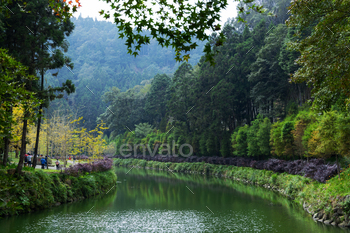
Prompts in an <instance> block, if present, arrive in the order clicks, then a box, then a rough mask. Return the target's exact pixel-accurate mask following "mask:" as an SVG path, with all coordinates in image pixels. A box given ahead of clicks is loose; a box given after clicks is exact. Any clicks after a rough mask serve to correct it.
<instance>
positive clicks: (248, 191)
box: [0, 168, 350, 233]
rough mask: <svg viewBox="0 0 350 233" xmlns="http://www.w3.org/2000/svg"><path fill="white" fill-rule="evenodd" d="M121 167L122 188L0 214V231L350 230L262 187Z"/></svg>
mask: <svg viewBox="0 0 350 233" xmlns="http://www.w3.org/2000/svg"><path fill="white" fill-rule="evenodd" d="M116 173H117V175H118V180H119V181H118V184H117V189H113V190H112V191H110V192H109V193H108V194H105V195H101V196H99V197H96V198H90V199H87V200H83V201H80V202H76V203H70V204H64V205H61V206H58V207H53V208H50V209H47V210H41V211H36V212H33V213H30V214H23V215H20V216H13V217H8V218H3V219H0V232H1V233H8V232H50V233H51V232H72V233H73V232H186V233H189V232H286V233H288V232H291V233H302V232H307V233H310V232H350V231H349V230H343V229H340V228H336V227H331V226H325V225H323V224H320V223H315V222H314V221H313V220H312V218H311V217H310V216H309V215H307V214H306V213H305V212H304V211H303V210H302V208H301V207H300V206H297V205H295V204H293V203H292V202H291V201H289V200H287V199H286V198H284V197H281V196H280V195H279V194H276V193H274V192H272V191H269V190H265V189H263V188H261V187H255V186H251V185H245V184H242V183H240V182H235V181H232V180H225V179H222V178H213V177H204V176H199V175H185V174H176V173H174V174H173V173H171V172H156V171H150V170H137V169H132V170H129V169H127V168H116ZM126 173H127V174H126ZM119 182H120V183H119Z"/></svg>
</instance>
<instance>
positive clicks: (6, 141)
mask: <svg viewBox="0 0 350 233" xmlns="http://www.w3.org/2000/svg"><path fill="white" fill-rule="evenodd" d="M6 112H8V113H9V115H11V116H12V107H6ZM7 129H8V131H11V123H10V125H9V128H7ZM9 149H10V137H9V136H6V137H4V157H3V160H2V164H3V165H4V166H6V164H7V160H8V157H9Z"/></svg>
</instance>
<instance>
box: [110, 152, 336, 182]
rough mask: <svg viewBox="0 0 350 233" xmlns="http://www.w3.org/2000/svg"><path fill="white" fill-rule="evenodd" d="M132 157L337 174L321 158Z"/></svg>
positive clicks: (308, 174)
mask: <svg viewBox="0 0 350 233" xmlns="http://www.w3.org/2000/svg"><path fill="white" fill-rule="evenodd" d="M115 157H116V158H121V159H125V157H123V156H115ZM134 158H137V159H145V160H147V161H150V160H153V161H158V162H175V163H181V162H187V163H195V162H205V163H211V164H222V165H234V166H236V167H252V168H255V169H260V170H263V169H265V170H270V171H274V172H278V173H283V172H286V173H288V174H291V175H301V176H305V177H309V178H311V179H314V180H317V181H319V182H322V183H324V182H326V180H328V179H330V178H332V177H333V176H334V175H336V174H337V165H336V164H325V161H324V160H323V159H315V158H313V159H309V162H307V161H306V160H301V159H299V160H294V161H286V160H281V159H269V160H255V159H254V158H251V157H250V158H247V157H228V158H222V157H197V156H189V157H187V158H181V157H172V156H168V157H164V156H161V155H155V156H153V157H151V156H146V157H144V156H141V155H136V156H134Z"/></svg>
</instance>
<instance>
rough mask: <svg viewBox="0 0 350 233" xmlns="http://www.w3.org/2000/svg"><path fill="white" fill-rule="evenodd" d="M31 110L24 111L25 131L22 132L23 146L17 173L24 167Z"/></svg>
mask: <svg viewBox="0 0 350 233" xmlns="http://www.w3.org/2000/svg"><path fill="white" fill-rule="evenodd" d="M28 116H29V112H28V110H25V112H24V119H23V133H22V140H21V143H22V146H21V153H20V156H19V162H18V165H17V174H18V175H19V174H21V172H22V167H23V161H24V154H25V153H26V137H27V123H28V120H27V118H28Z"/></svg>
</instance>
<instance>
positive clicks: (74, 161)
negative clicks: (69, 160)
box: [73, 155, 76, 164]
mask: <svg viewBox="0 0 350 233" xmlns="http://www.w3.org/2000/svg"><path fill="white" fill-rule="evenodd" d="M75 159H76V158H75V155H73V164H74V163H75Z"/></svg>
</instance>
